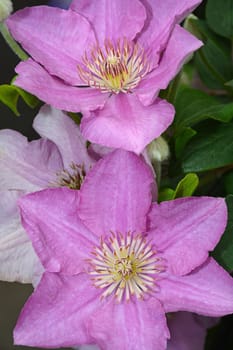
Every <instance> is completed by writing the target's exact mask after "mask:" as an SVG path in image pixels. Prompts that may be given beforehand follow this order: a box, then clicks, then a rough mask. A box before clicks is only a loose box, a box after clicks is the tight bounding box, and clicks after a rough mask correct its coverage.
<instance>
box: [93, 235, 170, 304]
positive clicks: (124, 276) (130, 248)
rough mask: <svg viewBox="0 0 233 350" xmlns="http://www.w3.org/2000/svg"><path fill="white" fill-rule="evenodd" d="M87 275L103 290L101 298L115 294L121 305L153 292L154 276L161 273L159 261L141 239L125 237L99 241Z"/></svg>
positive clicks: (137, 236)
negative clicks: (134, 297) (133, 296)
mask: <svg viewBox="0 0 233 350" xmlns="http://www.w3.org/2000/svg"><path fill="white" fill-rule="evenodd" d="M93 254H94V256H95V257H94V258H93V259H90V264H91V266H92V268H91V271H90V274H91V275H92V277H93V278H92V279H93V281H94V285H95V287H97V288H101V289H104V291H103V293H102V297H107V296H109V295H111V294H114V295H115V296H116V298H117V300H118V301H119V302H120V301H122V299H123V298H124V299H125V300H130V298H131V296H132V295H135V296H136V297H137V298H138V299H142V298H143V295H144V294H145V293H149V292H152V291H153V289H154V286H155V275H157V274H158V273H160V272H162V271H164V267H163V266H161V258H159V257H158V256H157V253H156V251H155V250H154V249H153V246H152V245H150V244H149V243H148V242H147V241H146V240H145V237H144V236H142V235H140V234H139V235H132V234H131V233H127V234H126V235H125V236H123V235H122V234H119V235H115V234H113V233H112V235H111V236H110V237H109V238H108V239H107V240H105V241H104V240H103V238H101V244H100V247H95V248H94V251H93Z"/></svg>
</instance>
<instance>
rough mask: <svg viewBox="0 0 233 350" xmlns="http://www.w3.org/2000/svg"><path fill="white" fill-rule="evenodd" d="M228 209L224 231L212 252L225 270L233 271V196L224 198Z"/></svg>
mask: <svg viewBox="0 0 233 350" xmlns="http://www.w3.org/2000/svg"><path fill="white" fill-rule="evenodd" d="M226 203H227V208H228V222H227V227H226V230H225V232H224V234H223V236H222V238H221V240H220V242H219V243H218V245H217V247H216V248H215V250H214V252H213V256H214V258H215V259H216V260H217V261H218V262H219V264H220V265H222V266H223V267H224V268H225V269H226V270H228V271H232V270H233V196H232V195H229V196H227V198H226Z"/></svg>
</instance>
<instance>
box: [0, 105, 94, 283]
mask: <svg viewBox="0 0 233 350" xmlns="http://www.w3.org/2000/svg"><path fill="white" fill-rule="evenodd" d="M33 125H34V129H35V130H36V131H37V132H38V133H39V134H40V135H41V136H42V138H41V139H39V140H35V141H32V142H28V141H27V139H26V137H24V136H23V135H21V134H20V133H18V132H16V131H13V130H1V131H0V168H1V172H0V193H1V196H0V207H1V211H0V279H1V280H5V281H19V282H24V283H29V282H32V281H33V280H34V279H37V277H38V275H41V269H40V264H39V265H38V258H37V256H36V255H35V252H34V249H33V248H32V245H31V242H30V240H29V239H28V237H27V235H26V233H25V231H24V229H23V227H22V225H21V222H20V216H19V213H18V209H17V205H16V202H17V199H18V198H19V197H20V196H22V195H23V194H25V193H29V192H34V191H37V190H40V189H43V188H49V187H50V188H51V187H60V186H68V187H71V188H76V187H77V188H79V187H80V185H81V182H82V180H83V176H84V172H87V171H88V170H89V168H90V166H91V165H92V164H93V160H92V159H91V158H90V157H89V155H88V153H87V148H86V142H85V141H84V140H83V138H82V136H81V134H80V131H79V128H78V126H77V125H76V124H75V123H74V122H73V121H72V120H71V119H70V118H69V117H67V116H66V115H65V114H64V113H62V112H60V111H57V110H54V109H52V108H50V107H49V106H44V107H42V109H41V110H40V112H39V114H38V115H37V117H36V118H35V120H34V124H33Z"/></svg>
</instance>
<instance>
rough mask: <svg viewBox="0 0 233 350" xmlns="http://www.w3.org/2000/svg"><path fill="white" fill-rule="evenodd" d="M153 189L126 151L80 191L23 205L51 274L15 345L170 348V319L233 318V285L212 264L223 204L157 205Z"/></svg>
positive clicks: (45, 194) (37, 197) (146, 171)
mask: <svg viewBox="0 0 233 350" xmlns="http://www.w3.org/2000/svg"><path fill="white" fill-rule="evenodd" d="M152 183H153V174H152V172H151V169H150V167H149V166H148V165H146V164H145V162H143V161H142V160H141V159H140V158H139V157H137V156H136V155H135V154H133V153H130V152H126V151H123V150H117V151H114V152H112V153H110V154H109V155H107V156H106V157H105V158H103V159H102V160H100V161H99V162H98V163H96V164H95V165H94V166H93V168H92V170H90V172H89V173H88V174H87V176H86V178H85V181H84V183H83V185H82V187H81V189H80V191H72V190H70V189H66V188H63V189H52V190H51V189H50V190H44V191H41V192H37V193H33V194H29V195H28V196H25V197H23V198H21V199H20V202H19V205H20V208H21V214H22V222H23V225H24V227H25V229H26V230H27V232H28V234H29V236H30V238H31V240H32V244H33V246H34V248H35V250H36V252H37V254H38V256H39V257H40V260H41V262H42V264H43V266H44V268H45V273H44V274H43V277H42V279H41V281H40V283H39V285H38V287H37V289H36V290H35V292H34V293H33V294H32V296H31V297H30V298H29V300H28V301H27V303H26V305H25V306H24V308H23V310H22V313H21V315H20V317H19V320H18V322H17V325H16V328H15V331H14V339H15V343H16V344H25V345H30V346H38V347H60V346H79V345H85V344H96V345H97V346H99V347H100V348H101V349H102V350H105V349H109V350H119V349H121V350H126V349H127V350H139V349H140V350H141V349H147V350H150V349H151V350H153V349H160V350H163V349H166V340H167V338H168V337H169V331H168V328H167V325H166V317H165V313H167V312H174V311H178V310H187V311H191V312H197V313H200V314H204V315H210V316H220V315H224V314H228V313H232V312H233V298H232V295H233V280H232V278H231V277H230V276H229V275H228V273H227V272H226V271H225V270H224V269H223V268H221V267H220V266H219V265H218V264H217V263H216V262H215V261H214V259H212V258H209V257H208V251H209V250H212V249H213V248H214V247H215V245H216V244H217V242H218V241H219V239H220V237H221V235H222V233H223V231H224V228H225V225H226V220H227V211H226V205H225V202H224V200H223V199H221V198H210V197H200V198H198V197H196V198H195V197H192V198H184V199H177V200H174V201H170V202H163V203H161V204H157V203H151V185H152Z"/></svg>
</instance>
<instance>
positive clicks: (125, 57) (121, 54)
mask: <svg viewBox="0 0 233 350" xmlns="http://www.w3.org/2000/svg"><path fill="white" fill-rule="evenodd" d="M149 69H150V68H149V64H148V61H147V57H146V54H145V51H144V49H143V48H141V47H140V46H139V45H138V44H134V43H133V42H130V41H128V40H127V39H124V40H118V41H117V42H116V44H114V43H112V42H111V41H109V40H106V42H105V45H104V48H102V49H101V48H100V47H95V48H94V49H93V50H92V51H91V53H90V55H89V56H88V55H87V53H85V55H84V57H83V65H78V72H79V76H80V78H81V79H82V80H83V81H84V82H85V83H86V84H87V85H89V86H90V87H93V88H97V89H100V90H101V91H102V92H110V93H115V94H118V93H119V92H124V93H126V92H131V91H132V90H133V89H134V88H135V87H136V86H137V85H138V83H139V82H140V80H141V79H142V78H143V77H144V76H145V75H146V74H147V73H148V71H149Z"/></svg>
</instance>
